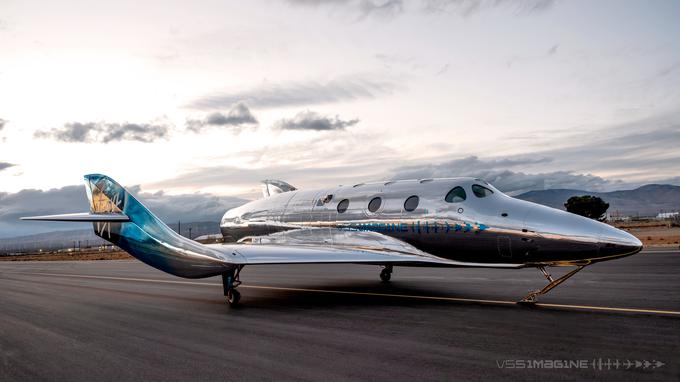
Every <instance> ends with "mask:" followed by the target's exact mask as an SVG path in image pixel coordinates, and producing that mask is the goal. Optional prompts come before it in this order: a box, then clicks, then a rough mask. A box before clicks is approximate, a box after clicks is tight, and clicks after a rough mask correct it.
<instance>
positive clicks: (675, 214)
mask: <svg viewBox="0 0 680 382" xmlns="http://www.w3.org/2000/svg"><path fill="white" fill-rule="evenodd" d="M679 217H680V212H661V213H659V214H658V215H656V218H657V219H659V220H666V219H677V218H679Z"/></svg>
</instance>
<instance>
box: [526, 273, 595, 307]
mask: <svg viewBox="0 0 680 382" xmlns="http://www.w3.org/2000/svg"><path fill="white" fill-rule="evenodd" d="M585 267H586V266H585V265H579V266H578V267H577V268H576V269H574V270H573V271H571V272H569V273H567V274H565V275H564V276H562V277H560V278H558V279H553V278H552V276H551V275H550V273H548V271H546V270H545V267H543V266H539V267H538V269H539V270H540V271H541V273H543V276H545V278H546V279H548V281H550V283H548V285H546V286H545V287H543V289H539V290H535V291H532V292H529V294H527V295H526V296H524V298H523V299H522V300H520V301H518V303H520V304H534V303H536V298H537V297H538V296H540V295H542V294H546V293H548V292H550V290H551V289H553V288H554V287H556V286H558V285H560V284H562V283H563V282H565V281H566V280H567V279H568V278H570V277H571V276H573V275H575V274H576V273H577V272H578V271H580V270H581V269H583V268H585Z"/></svg>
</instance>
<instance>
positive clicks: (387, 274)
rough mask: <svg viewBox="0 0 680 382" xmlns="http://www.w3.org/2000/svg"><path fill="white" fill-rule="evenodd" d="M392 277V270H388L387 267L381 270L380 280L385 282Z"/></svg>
mask: <svg viewBox="0 0 680 382" xmlns="http://www.w3.org/2000/svg"><path fill="white" fill-rule="evenodd" d="M391 278H392V272H388V271H387V270H386V269H383V270H382V271H381V272H380V280H382V281H383V282H384V283H386V282H388V281H390V279H391Z"/></svg>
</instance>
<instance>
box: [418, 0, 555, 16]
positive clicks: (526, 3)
mask: <svg viewBox="0 0 680 382" xmlns="http://www.w3.org/2000/svg"><path fill="white" fill-rule="evenodd" d="M553 5H555V0H423V8H424V9H425V11H427V12H443V13H456V14H458V15H460V16H462V17H468V16H472V15H474V14H476V13H478V12H481V11H484V10H487V9H492V8H498V7H507V8H512V9H513V10H514V12H515V13H516V14H518V15H520V14H531V13H537V12H542V11H546V10H548V9H550V8H552V7H553Z"/></svg>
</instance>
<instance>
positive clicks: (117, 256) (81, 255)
mask: <svg viewBox="0 0 680 382" xmlns="http://www.w3.org/2000/svg"><path fill="white" fill-rule="evenodd" d="M132 258H133V257H132V256H130V255H129V254H127V252H123V251H115V252H99V251H96V252H65V253H41V254H30V255H15V256H0V261H68V260H122V259H132Z"/></svg>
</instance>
